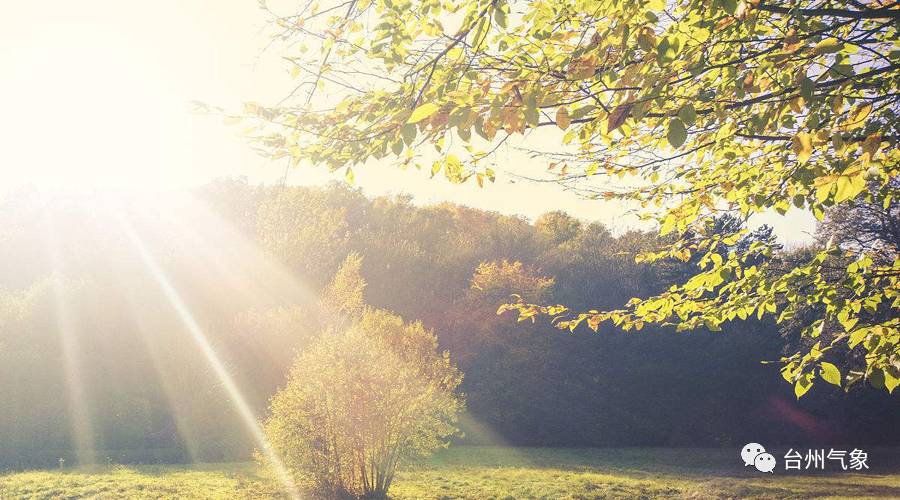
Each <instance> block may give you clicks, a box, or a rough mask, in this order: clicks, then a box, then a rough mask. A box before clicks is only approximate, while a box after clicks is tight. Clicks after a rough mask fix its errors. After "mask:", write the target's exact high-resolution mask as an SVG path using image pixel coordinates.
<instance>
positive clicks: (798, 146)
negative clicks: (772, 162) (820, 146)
mask: <svg viewBox="0 0 900 500" xmlns="http://www.w3.org/2000/svg"><path fill="white" fill-rule="evenodd" d="M792 142H793V149H794V153H795V154H796V155H797V161H799V162H800V163H806V161H807V160H809V157H810V155H812V151H813V148H812V136H810V135H809V134H807V133H806V132H798V133H797V135H795V136H794V138H793V141H792Z"/></svg>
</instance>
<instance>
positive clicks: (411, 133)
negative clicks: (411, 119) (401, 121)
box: [400, 123, 416, 146]
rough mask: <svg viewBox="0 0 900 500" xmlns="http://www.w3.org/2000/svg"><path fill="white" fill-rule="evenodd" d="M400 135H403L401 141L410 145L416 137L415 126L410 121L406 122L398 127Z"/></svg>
mask: <svg viewBox="0 0 900 500" xmlns="http://www.w3.org/2000/svg"><path fill="white" fill-rule="evenodd" d="M400 135H401V136H403V142H405V143H406V145H407V146H409V145H411V144H412V142H413V141H414V140H415V139H416V126H415V125H414V124H412V123H407V124H406V125H404V126H403V128H401V129H400Z"/></svg>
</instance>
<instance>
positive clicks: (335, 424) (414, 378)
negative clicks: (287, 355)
mask: <svg viewBox="0 0 900 500" xmlns="http://www.w3.org/2000/svg"><path fill="white" fill-rule="evenodd" d="M461 381H462V374H461V373H460V372H459V371H458V370H457V369H456V367H455V366H454V365H453V364H452V363H451V362H450V358H449V355H448V354H447V353H446V352H444V353H439V352H438V351H437V339H436V338H435V336H434V334H433V333H432V332H430V331H428V330H426V329H425V328H424V327H423V326H422V324H421V323H420V322H414V323H404V321H403V319H402V318H401V317H399V316H397V315H395V314H393V313H390V312H387V311H383V310H377V309H371V308H366V309H364V310H363V311H362V312H361V313H360V314H359V316H357V317H356V318H355V319H354V320H353V321H352V322H351V323H350V326H349V327H348V328H346V329H342V330H337V329H334V328H332V329H329V330H326V331H325V332H323V333H322V335H321V337H320V338H319V339H317V340H316V341H315V342H314V343H313V344H312V345H311V346H310V347H309V348H308V349H306V350H304V351H303V352H301V353H300V354H299V355H298V357H297V359H296V360H295V362H294V364H293V367H292V369H291V372H290V375H289V378H288V382H287V384H286V386H285V387H284V388H283V389H282V390H280V391H279V392H278V393H277V394H275V396H274V397H273V398H272V400H271V405H270V410H271V415H270V417H269V419H268V420H267V422H266V424H265V431H266V434H267V437H268V439H269V442H270V443H271V445H272V446H273V447H274V448H275V449H276V451H278V452H279V453H280V455H281V458H282V459H283V460H284V463H285V465H286V466H287V467H289V468H290V469H292V470H293V471H295V472H298V473H304V474H306V475H308V476H310V477H311V478H312V479H313V481H314V482H315V484H316V485H317V486H318V487H319V489H320V490H321V491H322V492H323V493H325V494H326V495H329V496H332V497H351V498H353V497H357V498H383V497H385V496H386V495H387V491H388V488H390V486H391V481H392V480H393V478H394V473H395V471H396V470H397V467H398V466H399V465H401V464H402V463H404V461H408V460H410V459H414V458H417V457H421V456H425V455H428V454H429V453H431V452H433V451H434V450H436V449H438V448H440V447H443V446H446V444H447V442H448V438H449V437H450V436H452V435H453V434H454V433H455V432H456V422H457V416H458V414H459V412H460V411H461V409H462V408H463V404H464V403H463V399H462V397H461V396H460V395H458V394H456V393H455V390H456V388H457V387H458V386H459V384H460V382H461Z"/></svg>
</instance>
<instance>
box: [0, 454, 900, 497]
mask: <svg viewBox="0 0 900 500" xmlns="http://www.w3.org/2000/svg"><path fill="white" fill-rule="evenodd" d="M773 454H775V456H776V457H780V456H783V453H781V455H779V454H777V453H773ZM898 455H900V450H894V449H880V450H877V451H870V454H869V456H870V459H869V461H870V465H871V466H872V469H871V470H870V471H868V472H867V473H864V474H860V473H850V472H843V471H840V470H837V471H833V472H830V473H829V472H827V471H826V473H822V472H820V473H818V474H812V473H809V472H806V471H803V472H800V473H794V474H793V475H786V474H785V473H784V471H783V467H781V466H780V465H779V467H780V470H779V469H776V473H775V474H762V473H759V472H757V471H755V470H746V469H745V468H744V467H743V466H742V464H741V463H740V459H739V457H738V456H737V450H691V449H674V450H673V449H646V448H643V449H642V448H632V449H544V448H500V447H456V448H451V449H450V450H447V451H445V452H443V453H441V454H439V455H436V456H435V457H433V458H432V459H430V460H428V461H426V462H422V463H420V464H417V465H415V466H413V467H409V468H407V470H404V471H403V472H402V473H400V474H398V477H397V480H396V482H395V484H394V486H393V487H392V489H391V494H392V496H393V497H394V498H429V499H450V498H471V499H512V498H553V499H556V498H573V499H574V498H657V497H677V498H698V499H701V498H702V499H706V498H809V497H830V498H900V466H898V462H897V458H898ZM748 469H749V468H748ZM278 496H279V493H278V489H277V487H276V486H275V484H274V483H273V482H272V481H271V480H270V479H268V478H267V477H266V475H265V474H264V473H263V472H262V471H260V470H259V468H258V467H256V466H255V465H253V464H198V465H193V466H107V467H101V468H85V469H75V470H66V471H58V470H53V471H28V472H10V473H6V474H4V475H2V476H0V498H3V499H7V498H85V497H86V498H270V497H278Z"/></svg>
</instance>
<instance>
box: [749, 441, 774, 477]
mask: <svg viewBox="0 0 900 500" xmlns="http://www.w3.org/2000/svg"><path fill="white" fill-rule="evenodd" d="M741 458H742V459H743V460H744V467H747V466H748V465H752V466H754V467H756V470H758V471H760V472H769V473H771V472H772V471H774V470H775V464H776V461H775V456H774V455H772V454H771V453H766V448H765V447H764V446H763V445H761V444H759V443H748V444H747V445H745V446H744V448H743V449H742V450H741Z"/></svg>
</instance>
